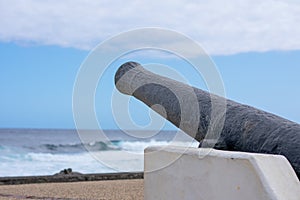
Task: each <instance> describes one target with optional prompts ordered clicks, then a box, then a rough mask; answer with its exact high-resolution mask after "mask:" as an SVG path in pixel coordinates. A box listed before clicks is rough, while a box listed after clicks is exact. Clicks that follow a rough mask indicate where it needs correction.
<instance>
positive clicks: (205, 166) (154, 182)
mask: <svg viewBox="0 0 300 200" xmlns="http://www.w3.org/2000/svg"><path fill="white" fill-rule="evenodd" d="M144 183H145V187H144V193H145V199H146V200H152V199H153V200H154V199H155V200H157V199H164V200H166V199H200V200H206V199H209V200H221V199H222V200H224V199H230V200H240V199H243V200H253V199H255V200H299V197H300V184H299V180H298V178H297V176H296V174H295V172H294V170H293V168H292V167H291V165H290V164H289V162H288V161H287V159H286V158H285V157H283V156H280V155H269V154H268V155H267V154H254V153H244V152H231V151H219V150H213V149H201V148H200V149H199V148H188V149H187V148H183V147H174V146H169V147H149V148H147V149H145V172H144Z"/></svg>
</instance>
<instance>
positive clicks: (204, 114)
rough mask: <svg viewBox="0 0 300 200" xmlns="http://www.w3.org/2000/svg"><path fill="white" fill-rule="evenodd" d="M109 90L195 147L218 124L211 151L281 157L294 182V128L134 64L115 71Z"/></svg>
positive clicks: (298, 148) (298, 139)
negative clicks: (139, 103)
mask: <svg viewBox="0 0 300 200" xmlns="http://www.w3.org/2000/svg"><path fill="white" fill-rule="evenodd" d="M115 84H116V87H117V89H118V90H119V91H120V92H122V93H124V94H127V95H132V96H134V97H135V98H137V99H139V100H140V101H142V102H144V103H145V104H146V105H148V106H149V107H151V108H152V109H153V110H155V111H156V112H158V113H159V114H160V115H162V116H163V117H164V118H166V119H167V120H168V121H170V122H171V123H173V124H174V125H175V126H177V127H178V128H180V129H181V130H183V131H184V132H185V133H187V134H188V135H190V136H191V137H193V138H195V139H196V140H197V141H199V142H200V145H201V144H202V142H203V141H204V139H205V137H206V135H207V134H208V132H210V131H211V132H214V128H215V129H216V131H217V127H218V124H216V123H218V122H220V124H221V125H222V127H221V128H220V127H219V128H220V134H219V135H218V138H217V142H216V143H214V146H213V147H214V148H215V149H220V150H230V151H243V152H255V153H267V154H279V155H284V156H285V157H286V158H287V159H288V160H289V162H290V163H291V165H292V167H293V168H294V170H295V172H296V174H297V176H298V178H299V177H300V125H299V124H297V123H295V122H292V121H289V120H287V119H284V118H282V117H279V116H277V115H274V114H271V113H268V112H265V111H262V110H259V109H256V108H254V107H251V106H248V105H243V104H240V103H237V102H234V101H231V100H227V99H224V98H223V97H219V96H216V95H213V94H210V93H208V92H206V91H203V90H200V89H198V88H195V87H192V86H189V85H187V84H185V83H181V82H178V81H175V80H172V79H169V78H167V77H163V76H160V75H157V74H154V73H152V72H150V71H148V70H146V69H144V68H143V67H142V66H141V65H140V64H139V63H136V62H127V63H125V64H123V65H122V66H120V68H119V69H118V71H117V72H116V74H115ZM224 100H225V101H224ZM224 102H225V104H224ZM222 105H224V106H225V109H222ZM224 106H223V107H224ZM213 112H215V113H213ZM222 119H223V121H222ZM212 122H214V123H212ZM212 124H213V125H212ZM212 135H213V134H212Z"/></svg>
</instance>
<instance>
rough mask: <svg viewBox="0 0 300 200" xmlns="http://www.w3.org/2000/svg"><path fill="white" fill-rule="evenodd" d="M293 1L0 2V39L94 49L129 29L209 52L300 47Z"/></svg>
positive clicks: (299, 7)
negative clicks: (174, 34) (155, 31)
mask: <svg viewBox="0 0 300 200" xmlns="http://www.w3.org/2000/svg"><path fill="white" fill-rule="evenodd" d="M298 2H299V1H294V0H264V1H261V0H228V1H217V0H210V1H207V0H205V1H189V0H165V1H154V0H152V1H138V0H136V1H121V0H117V1H112V0H102V1H94V0H90V1H88V0H43V1H40V0H9V1H8V0H0V27H1V28H0V41H2V42H18V43H25V44H27V43H36V44H40V45H59V46H63V47H74V48H79V49H91V48H93V47H94V46H95V45H96V44H97V43H99V42H101V41H103V40H104V39H106V38H108V37H110V36H113V35H115V34H118V33H119V32H123V31H126V30H129V29H134V28H139V27H149V26H153V27H163V28H168V29H173V30H176V31H179V32H182V33H184V34H186V35H188V36H190V37H191V38H193V39H195V40H197V41H198V42H199V43H200V44H203V46H204V48H205V49H206V50H207V51H208V52H209V53H211V54H233V53H239V52H247V51H268V50H294V49H300V2H299V3H298Z"/></svg>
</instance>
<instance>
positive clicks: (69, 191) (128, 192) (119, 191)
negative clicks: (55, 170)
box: [0, 179, 144, 200]
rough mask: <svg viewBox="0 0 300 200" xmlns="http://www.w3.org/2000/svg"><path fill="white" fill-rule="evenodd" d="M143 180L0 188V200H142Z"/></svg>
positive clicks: (41, 184)
mask: <svg viewBox="0 0 300 200" xmlns="http://www.w3.org/2000/svg"><path fill="white" fill-rule="evenodd" d="M143 187H144V184H143V179H132V180H106V181H85V182H71V183H40V184H22V185H3V186H0V199H5V200H7V199H53V200H57V199H67V200H71V199H74V200H78V199H87V200H94V199H95V200H96V199H102V200H103V199H143Z"/></svg>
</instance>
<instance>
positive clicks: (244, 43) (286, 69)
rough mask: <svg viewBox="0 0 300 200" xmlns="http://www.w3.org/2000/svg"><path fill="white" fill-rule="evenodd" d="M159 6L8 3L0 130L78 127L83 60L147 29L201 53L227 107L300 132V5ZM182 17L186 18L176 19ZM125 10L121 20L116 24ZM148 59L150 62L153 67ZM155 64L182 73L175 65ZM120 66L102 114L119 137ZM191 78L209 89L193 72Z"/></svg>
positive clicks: (2, 33)
mask: <svg viewBox="0 0 300 200" xmlns="http://www.w3.org/2000/svg"><path fill="white" fill-rule="evenodd" d="M152 2H153V3H151V4H149V2H147V3H146V1H145V2H144V3H141V2H135V3H133V2H131V3H128V5H126V6H125V7H126V8H127V9H125V8H123V7H122V6H120V5H119V4H118V3H116V4H114V6H112V3H109V2H108V1H107V2H106V1H99V2H97V3H96V1H90V2H87V1H80V0H77V1H60V2H56V3H53V1H52V3H51V1H43V2H41V1H34V0H27V1H22V2H21V3H19V2H18V3H16V2H15V3H14V2H13V1H12V2H11V4H6V3H5V1H3V0H1V1H0V26H1V27H4V28H1V29H0V58H1V62H0V92H1V100H0V111H1V112H0V128H74V127H75V126H74V121H73V115H72V92H73V85H74V82H75V79H76V75H77V72H78V70H79V68H80V65H81V64H82V62H83V61H84V59H85V58H86V57H87V56H88V54H89V52H90V51H91V49H92V48H93V47H95V46H96V45H97V44H98V43H100V42H102V41H104V40H105V39H107V38H108V37H111V36H113V35H115V34H118V33H119V32H123V31H126V30H130V29H133V28H139V27H145V26H156V27H162V28H168V29H172V30H175V31H179V32H181V33H183V34H186V35H187V36H189V37H191V38H192V39H194V40H195V41H197V42H199V43H200V44H202V45H203V46H204V48H205V49H206V50H207V52H208V53H209V55H211V57H212V59H213V61H214V62H215V64H216V66H217V69H218V70H219V72H220V74H221V76H222V79H223V82H224V87H225V90H226V96H227V98H229V99H233V100H235V101H238V102H241V103H245V104H248V105H251V106H255V107H258V108H260V109H263V110H266V111H269V112H272V113H275V114H277V115H280V116H283V117H285V118H287V119H290V120H292V121H296V122H298V123H300V114H299V113H300V112H299V111H300V90H299V86H300V79H299V75H300V29H299V28H298V27H297V23H299V20H300V15H299V13H300V4H299V3H297V2H296V1H292V0H291V1H271V0H267V1H264V2H261V1H257V2H256V3H253V2H252V1H243V3H242V2H238V3H237V2H234V1H233V3H232V4H231V5H232V6H225V5H220V4H222V3H220V2H219V1H211V2H201V3H198V4H197V5H193V4H191V3H188V2H184V1H172V2H168V1H166V2H161V3H160V4H159V3H158V2H156V1H152ZM251 2H252V3H251ZM71 4H72V5H74V7H72V8H70V5H71ZM161 4H163V5H161ZM158 5H159V9H154V8H156V7H157V6H158ZM134 8H139V9H140V12H134ZM179 8H181V10H182V12H181V15H178V12H176V10H178V9H179ZM246 8H248V9H246ZM118 9H119V11H120V13H119V16H115V15H113V14H112V13H114V12H116V11H117V10H118ZM151 9H154V10H151ZM201 11H206V13H207V12H211V14H210V15H204V14H203V12H201ZM162 13H168V15H169V17H168V18H166V17H163V16H162ZM201 13H202V14H201ZM191 14H193V15H192V16H191ZM141 15H142V16H141ZM153 16H155V17H153ZM137 18H139V20H136V19H137ZM20 19H22V20H20ZM190 19H193V20H192V21H191V20H190ZM187 22H189V23H187ZM140 58H141V62H142V63H145V62H146V61H147V62H148V61H153V60H147V59H146V58H143V57H141V56H140ZM155 61H156V62H159V63H164V64H168V65H169V66H174V65H180V62H177V61H176V60H175V61H174V60H170V59H167V58H157V59H155ZM119 64H120V63H115V65H112V66H111V69H110V70H108V72H107V73H106V78H105V79H104V80H103V81H102V82H100V84H104V85H105V88H107V90H106V91H105V94H99V92H98V93H96V96H95V99H96V105H95V107H96V113H97V115H98V116H99V121H100V123H101V127H102V128H105V129H116V128H118V127H117V126H116V125H115V122H114V119H113V117H112V114H111V107H110V102H109V98H110V97H111V96H110V94H111V92H112V90H113V88H114V85H113V84H114V83H113V76H114V72H115V70H116V69H117V67H118V65H119ZM185 78H186V79H189V80H190V82H191V84H194V85H196V86H199V87H202V85H201V84H199V85H197V81H196V80H195V79H196V78H195V77H194V74H193V73H192V72H190V71H189V70H187V71H186V74H185ZM193 81H194V82H193ZM101 95H104V96H105V97H106V100H102V96H101ZM133 107H137V108H138V110H139V112H132V118H133V119H134V120H136V123H138V124H141V125H145V124H147V123H148V122H149V115H148V110H147V109H146V107H145V106H143V105H142V104H140V103H138V102H137V101H134V100H133V102H132V105H130V108H129V110H134V109H133ZM103 116H104V117H103ZM167 128H172V126H170V125H167Z"/></svg>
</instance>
